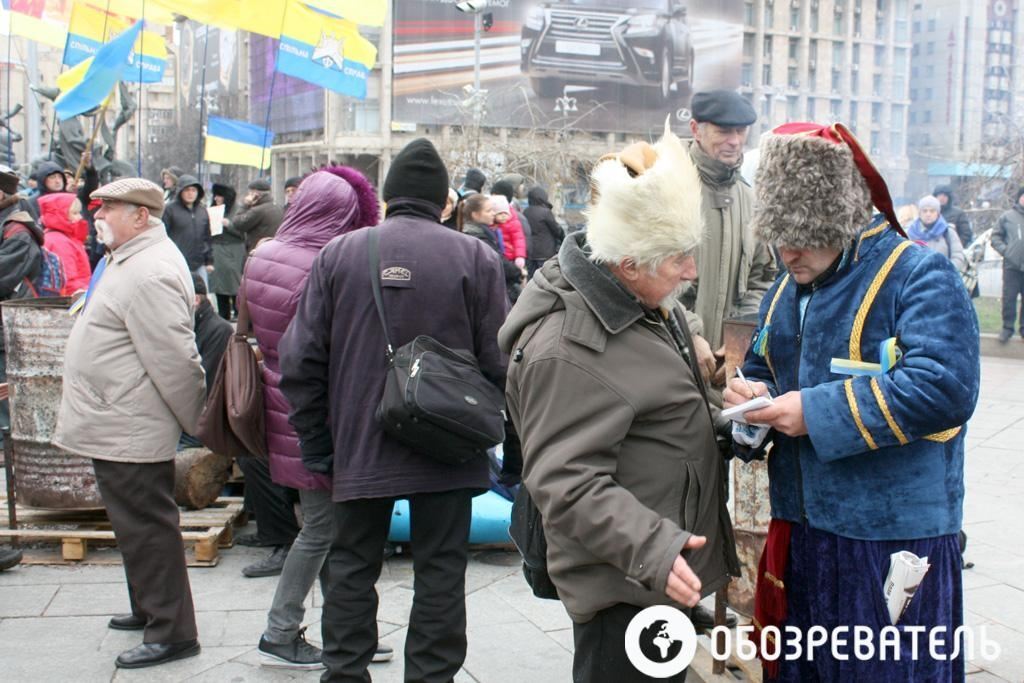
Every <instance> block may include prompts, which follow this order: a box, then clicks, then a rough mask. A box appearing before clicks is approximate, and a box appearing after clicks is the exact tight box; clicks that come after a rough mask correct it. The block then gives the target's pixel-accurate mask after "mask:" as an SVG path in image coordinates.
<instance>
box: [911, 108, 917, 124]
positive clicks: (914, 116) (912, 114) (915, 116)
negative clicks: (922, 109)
mask: <svg viewBox="0 0 1024 683" xmlns="http://www.w3.org/2000/svg"><path fill="white" fill-rule="evenodd" d="M915 123H917V112H916V111H912V112H910V125H914V124H915Z"/></svg>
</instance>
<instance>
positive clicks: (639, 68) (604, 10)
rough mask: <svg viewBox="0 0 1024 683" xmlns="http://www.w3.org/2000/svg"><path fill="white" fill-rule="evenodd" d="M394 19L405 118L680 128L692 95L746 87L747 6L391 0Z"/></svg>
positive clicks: (397, 81)
mask: <svg viewBox="0 0 1024 683" xmlns="http://www.w3.org/2000/svg"><path fill="white" fill-rule="evenodd" d="M474 9H479V11H480V14H481V18H482V22H481V23H482V25H483V27H484V28H485V29H486V30H484V31H482V32H481V38H480V41H479V47H478V46H477V44H476V41H475V40H474V30H473V22H474V17H473V10H474ZM466 10H469V11H466ZM394 12H395V16H394V36H395V38H394V83H393V97H394V102H393V104H394V119H395V121H398V122H408V123H421V124H445V123H447V124H456V125H458V124H464V125H471V124H474V123H480V124H481V125H485V126H505V127H513V128H515V127H542V128H555V129H558V128H566V127H571V128H576V129H583V130H591V131H609V132H649V131H657V130H660V129H661V128H662V127H663V126H664V122H665V116H666V115H671V116H672V117H673V120H674V121H676V122H677V123H678V124H682V123H685V122H686V121H687V120H688V119H689V109H688V107H689V103H690V96H691V95H692V93H693V92H695V91H698V90H704V89H712V88H736V87H738V86H739V83H740V67H741V62H742V52H743V3H742V2H741V1H740V0H550V1H544V0H526V1H523V2H517V1H516V0H469V1H468V2H459V3H456V0H395V4H394ZM477 64H479V73H480V90H481V92H479V93H478V92H476V90H475V88H474V85H473V84H474V67H475V66H476V65H477Z"/></svg>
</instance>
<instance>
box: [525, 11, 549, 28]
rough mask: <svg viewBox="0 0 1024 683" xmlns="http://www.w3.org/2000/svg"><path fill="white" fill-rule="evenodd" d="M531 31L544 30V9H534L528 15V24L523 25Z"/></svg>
mask: <svg viewBox="0 0 1024 683" xmlns="http://www.w3.org/2000/svg"><path fill="white" fill-rule="evenodd" d="M523 26H525V27H526V28H528V29H530V30H531V31H542V30H543V29H544V8H543V7H534V8H533V9H531V10H530V13H529V14H527V15H526V23H525V24H523Z"/></svg>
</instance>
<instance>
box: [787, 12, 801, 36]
mask: <svg viewBox="0 0 1024 683" xmlns="http://www.w3.org/2000/svg"><path fill="white" fill-rule="evenodd" d="M789 30H790V31H799V30H800V8H799V7H791V8H790V10H789Z"/></svg>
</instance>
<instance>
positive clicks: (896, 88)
mask: <svg viewBox="0 0 1024 683" xmlns="http://www.w3.org/2000/svg"><path fill="white" fill-rule="evenodd" d="M906 87H907V82H906V80H905V79H904V78H903V76H893V79H892V96H893V97H894V98H895V99H898V100H902V99H903V98H904V97H905V95H904V94H903V93H905V92H907V90H906Z"/></svg>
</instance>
